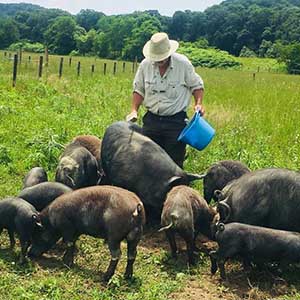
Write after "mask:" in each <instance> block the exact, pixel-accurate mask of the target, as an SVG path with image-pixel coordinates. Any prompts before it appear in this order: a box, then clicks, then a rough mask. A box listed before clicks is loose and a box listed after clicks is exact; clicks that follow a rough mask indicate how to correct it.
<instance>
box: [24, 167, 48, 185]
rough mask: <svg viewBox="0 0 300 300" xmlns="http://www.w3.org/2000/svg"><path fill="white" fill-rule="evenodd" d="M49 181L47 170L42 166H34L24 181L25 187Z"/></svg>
mask: <svg viewBox="0 0 300 300" xmlns="http://www.w3.org/2000/svg"><path fill="white" fill-rule="evenodd" d="M45 181H48V176H47V173H46V171H45V170H44V169H43V168H42V167H35V168H32V169H31V170H30V171H29V172H28V173H27V174H26V175H25V178H24V181H23V189H25V188H27V187H30V186H34V185H36V184H38V183H41V182H45Z"/></svg>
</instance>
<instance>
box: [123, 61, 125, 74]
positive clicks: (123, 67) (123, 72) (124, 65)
mask: <svg viewBox="0 0 300 300" xmlns="http://www.w3.org/2000/svg"><path fill="white" fill-rule="evenodd" d="M124 72H125V62H123V73H124Z"/></svg>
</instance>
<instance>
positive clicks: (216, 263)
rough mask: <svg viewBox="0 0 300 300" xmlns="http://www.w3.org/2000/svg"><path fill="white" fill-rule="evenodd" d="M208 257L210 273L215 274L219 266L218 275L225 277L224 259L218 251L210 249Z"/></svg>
mask: <svg viewBox="0 0 300 300" xmlns="http://www.w3.org/2000/svg"><path fill="white" fill-rule="evenodd" d="M209 257H210V261H211V268H210V270H211V273H212V274H215V273H216V272H217V270H218V268H219V270H220V275H221V278H222V279H226V272H225V261H226V260H225V259H224V258H223V257H221V255H220V253H219V251H211V252H209Z"/></svg>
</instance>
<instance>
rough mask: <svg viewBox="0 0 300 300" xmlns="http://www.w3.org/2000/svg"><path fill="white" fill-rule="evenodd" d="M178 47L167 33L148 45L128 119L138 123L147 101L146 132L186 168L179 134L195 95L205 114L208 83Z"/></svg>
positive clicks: (199, 108)
mask: <svg viewBox="0 0 300 300" xmlns="http://www.w3.org/2000/svg"><path fill="white" fill-rule="evenodd" d="M178 46H179V44H178V42H177V41H173V40H169V37H168V35H167V34H166V33H164V32H158V33H155V34H153V35H152V37H151V39H150V41H148V42H147V43H146V44H145V46H144V48H143V54H144V56H145V59H144V60H143V61H142V62H141V64H140V66H139V68H138V70H137V73H136V75H135V78H134V82H133V88H134V91H133V99H132V108H131V113H130V114H129V115H128V116H127V117H126V120H127V121H132V122H135V121H136V120H137V117H138V110H139V107H140V105H141V104H142V103H143V105H144V106H145V107H146V108H147V110H148V111H147V113H146V114H145V115H144V117H143V133H144V134H145V135H146V136H148V137H149V138H151V139H152V140H153V141H155V142H156V143H157V144H159V145H160V146H161V147H162V148H163V149H164V150H165V151H166V152H167V153H168V154H169V155H170V157H171V158H172V159H173V160H174V161H175V162H176V163H177V164H178V166H180V167H181V168H182V167H183V161H184V156H185V148H186V145H185V144H183V143H181V142H178V141H177V137H178V136H179V134H180V132H181V131H182V130H183V128H184V127H185V125H186V123H185V119H186V118H187V114H186V111H187V109H188V107H189V105H190V102H191V95H193V96H194V99H195V106H194V107H195V110H197V111H199V112H200V113H201V114H202V115H203V114H204V108H203V106H202V99H203V91H204V85H203V80H202V79H201V77H200V76H199V75H198V74H197V73H196V72H195V69H194V67H193V65H192V64H191V62H190V61H189V60H188V58H187V57H186V56H184V55H182V54H178V53H175V52H176V50H177V48H178Z"/></svg>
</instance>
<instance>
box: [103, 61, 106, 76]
mask: <svg viewBox="0 0 300 300" xmlns="http://www.w3.org/2000/svg"><path fill="white" fill-rule="evenodd" d="M103 74H104V75H105V74H106V63H104V65H103Z"/></svg>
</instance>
